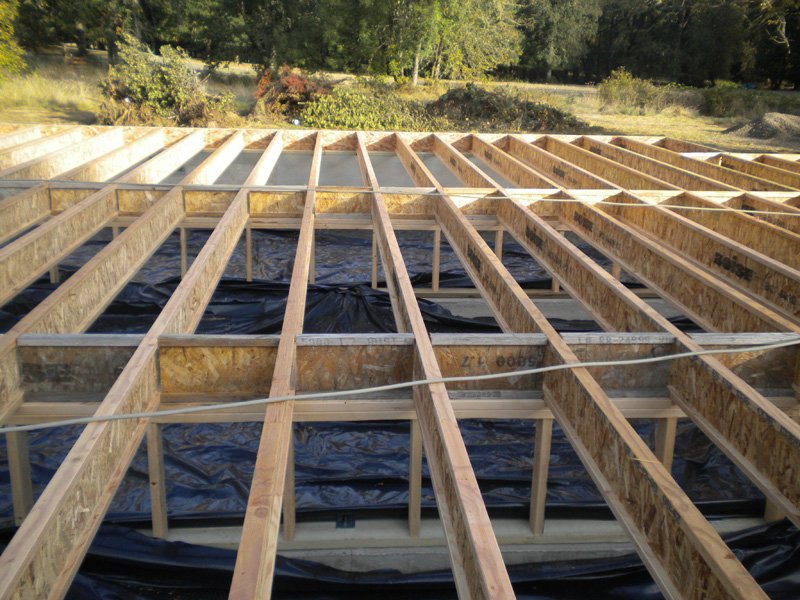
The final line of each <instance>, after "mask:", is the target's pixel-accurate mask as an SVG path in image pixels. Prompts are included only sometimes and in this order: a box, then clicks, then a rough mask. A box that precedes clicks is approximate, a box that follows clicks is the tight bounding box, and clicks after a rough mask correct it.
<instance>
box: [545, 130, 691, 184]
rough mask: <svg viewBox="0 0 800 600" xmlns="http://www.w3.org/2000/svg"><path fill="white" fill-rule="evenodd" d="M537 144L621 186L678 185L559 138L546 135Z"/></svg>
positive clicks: (648, 170)
mask: <svg viewBox="0 0 800 600" xmlns="http://www.w3.org/2000/svg"><path fill="white" fill-rule="evenodd" d="M535 144H536V145H537V146H539V147H540V148H543V149H545V150H547V151H548V152H550V153H551V154H554V155H555V156H558V157H560V158H563V159H564V160H566V161H567V162H569V163H570V164H572V165H575V166H578V167H580V168H582V169H586V170H587V171H590V172H592V173H594V174H595V175H598V176H599V177H602V178H603V179H604V180H605V181H610V182H611V183H612V184H614V185H616V186H621V187H624V188H626V189H629V190H635V189H639V190H674V189H678V188H677V187H676V186H674V185H672V184H669V183H666V182H664V181H662V180H660V179H656V178H655V177H652V176H650V175H648V174H647V173H649V172H650V171H651V169H649V168H647V169H641V170H637V169H633V168H631V167H628V166H626V165H624V164H622V163H618V162H615V161H613V160H609V159H608V158H606V157H605V156H602V155H601V154H597V153H595V152H589V151H588V150H585V149H584V148H582V147H580V146H575V145H573V144H569V143H567V142H565V141H563V140H560V139H558V138H555V137H552V136H549V135H546V136H544V137H541V138H539V139H538V140H536V142H535Z"/></svg>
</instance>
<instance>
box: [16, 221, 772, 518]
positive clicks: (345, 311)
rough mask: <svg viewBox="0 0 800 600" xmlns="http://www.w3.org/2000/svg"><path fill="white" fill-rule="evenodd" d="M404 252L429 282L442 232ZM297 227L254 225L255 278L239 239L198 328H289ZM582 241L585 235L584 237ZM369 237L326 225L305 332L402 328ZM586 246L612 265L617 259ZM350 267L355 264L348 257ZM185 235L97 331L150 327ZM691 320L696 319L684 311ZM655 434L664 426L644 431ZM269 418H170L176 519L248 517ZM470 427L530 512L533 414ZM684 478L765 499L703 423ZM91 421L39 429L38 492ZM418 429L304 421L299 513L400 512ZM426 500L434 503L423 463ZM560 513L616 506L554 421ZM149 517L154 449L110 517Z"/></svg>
mask: <svg viewBox="0 0 800 600" xmlns="http://www.w3.org/2000/svg"><path fill="white" fill-rule="evenodd" d="M208 236H209V232H208V231H192V232H190V235H189V240H188V241H189V243H188V255H189V258H190V260H191V259H192V258H193V257H194V256H196V255H197V253H198V252H199V251H200V249H201V248H202V245H203V244H204V243H205V241H206V240H207V239H208ZM398 238H399V240H400V244H401V249H402V252H403V257H404V260H405V262H406V264H407V266H408V270H409V272H410V274H411V276H412V279H413V280H414V283H415V284H418V285H426V284H428V283H429V282H430V256H431V250H432V248H431V244H432V235H431V234H430V232H421V233H420V232H405V231H400V232H398ZM109 239H110V236H109V235H108V234H107V233H106V232H104V233H101V234H99V235H98V236H96V237H95V238H94V239H92V240H91V241H89V242H88V243H87V244H85V245H84V246H83V247H81V248H79V249H78V250H77V251H76V252H75V253H74V254H73V255H72V256H71V257H70V258H69V259H68V260H66V261H64V262H63V263H62V264H61V265H60V268H61V274H62V278H66V277H69V276H70V275H71V274H72V273H73V272H75V270H76V269H77V268H79V267H80V266H81V265H82V264H83V263H84V262H85V261H86V260H88V259H89V258H90V257H91V256H92V255H93V254H95V253H96V252H97V251H99V249H101V248H102V247H103V246H104V245H105V244H107V243H108V241H109ZM296 241H297V232H291V231H290V232H269V233H265V232H259V231H254V232H253V248H254V272H255V275H256V277H259V276H260V277H262V278H263V279H261V280H257V281H254V282H252V283H247V282H245V281H244V280H243V279H242V276H243V274H244V246H243V243H241V242H240V244H239V246H238V247H237V249H236V251H235V252H234V254H233V256H232V257H231V260H230V262H229V265H228V268H227V270H226V273H225V278H224V279H223V280H222V281H221V282H220V284H219V285H218V287H217V289H216V291H215V293H214V295H213V298H212V301H211V303H210V305H209V307H208V309H207V310H206V313H205V315H204V318H203V320H202V322H201V323H200V327H199V329H198V332H200V333H240V334H274V333H278V332H279V331H280V327H281V323H282V317H283V313H284V309H285V303H286V296H287V294H288V281H289V279H290V277H291V269H292V260H293V255H294V250H295V246H296ZM574 241H578V240H574ZM371 246H372V244H371V238H370V233H369V232H364V231H344V232H330V231H319V232H317V234H316V276H317V282H318V283H319V285H314V286H309V292H308V298H307V307H306V317H305V324H304V331H305V332H306V333H338V332H357V333H374V332H392V331H394V330H395V329H394V319H393V316H392V312H391V303H390V301H389V297H388V295H387V294H386V293H384V292H379V291H376V290H373V289H371V288H370V287H369V284H368V279H369V277H370V273H371V266H370V263H371V256H372V254H371ZM584 250H585V251H586V252H587V253H588V254H590V255H591V256H592V257H593V258H594V259H595V260H596V261H597V262H598V263H600V264H601V265H603V266H604V267H605V268H610V265H609V263H608V261H606V260H605V259H604V258H603V257H602V255H599V254H597V253H596V252H595V251H594V250H592V249H591V248H589V247H584ZM503 262H504V263H505V264H506V266H507V267H508V268H509V270H510V271H511V272H512V273H513V274H514V276H515V277H516V278H517V279H518V280H519V281H521V282H523V283H524V284H525V285H526V286H545V287H546V286H549V285H550V280H549V276H548V275H547V273H546V272H545V271H544V270H542V269H541V267H540V266H539V265H538V264H537V263H536V262H535V261H533V260H532V259H531V258H530V257H529V256H528V254H527V253H526V252H525V251H524V250H523V249H522V248H521V247H519V246H518V245H517V244H516V243H515V242H513V240H511V239H510V236H506V242H505V245H504V251H503ZM342 264H347V266H348V268H347V269H342V268H341V265H342ZM441 265H442V285H443V286H447V285H453V286H458V287H462V286H467V285H469V280H468V279H467V278H466V275H465V274H464V271H463V270H462V269H461V267H460V264H459V263H458V260H457V258H456V257H455V255H454V254H453V253H452V250H451V249H450V248H449V247H448V246H447V245H446V244H444V245H443V250H442V261H441ZM179 274H180V257H179V240H178V236H177V235H173V236H171V237H170V238H169V239H168V240H167V241H166V242H165V243H164V244H163V245H162V247H161V248H160V249H159V251H158V252H157V253H156V254H155V255H154V256H153V257H152V258H151V259H150V260H149V261H148V262H147V263H146V265H145V266H144V267H143V268H142V269H141V270H140V271H139V273H137V274H136V276H135V277H134V278H133V280H132V281H131V283H129V284H128V285H127V286H125V288H124V289H123V291H122V292H121V293H120V294H119V295H118V296H117V298H116V299H115V301H114V302H113V303H112V304H111V305H110V306H109V307H108V309H107V310H106V311H105V312H104V313H103V315H102V316H101V317H100V318H99V319H98V320H97V321H96V322H95V323H94V325H93V326H92V328H91V331H92V332H113V333H141V332H144V331H147V329H148V328H149V327H150V325H151V324H152V322H153V321H154V320H155V318H156V317H157V315H158V313H159V312H160V310H161V309H162V308H163V306H164V305H165V304H166V302H167V301H168V300H169V298H170V295H171V294H172V292H173V291H174V290H175V288H176V287H177V286H178V284H179V282H180V278H179ZM55 287H56V286H55V285H53V284H50V283H49V282H48V281H47V279H42V280H40V281H38V282H37V283H36V284H34V285H32V286H31V287H30V288H28V289H27V290H25V291H24V292H23V293H22V294H20V295H19V296H17V298H15V299H14V300H13V301H12V302H11V303H9V304H7V305H6V306H4V307H3V308H2V309H1V310H0V331H4V330H7V329H8V328H9V327H11V326H12V325H13V324H14V323H15V322H16V321H17V320H18V319H19V318H20V317H21V316H22V315H24V314H25V313H26V312H28V311H30V310H31V309H32V308H33V307H34V306H35V305H36V304H38V303H39V302H41V301H42V300H43V299H44V298H46V296H47V295H48V294H49V293H50V292H51V291H52V290H53V289H54V288H55ZM420 308H421V311H422V313H423V316H424V318H425V322H426V325H427V326H428V329H429V330H430V331H432V332H494V331H498V329H497V326H496V324H495V323H494V321H493V319H491V318H483V319H467V318H462V317H459V316H455V315H453V314H451V313H450V312H449V311H448V310H446V309H444V308H443V307H441V306H440V305H438V304H436V303H434V302H428V301H425V300H420ZM553 322H554V325H555V326H556V327H557V328H558V329H560V330H562V331H586V330H596V329H597V327H596V325H595V324H594V323H593V322H592V321H575V320H572V321H563V320H553ZM675 322H676V323H677V324H678V325H680V326H682V327H685V328H691V327H692V324H691V322H689V321H688V320H682V319H675ZM637 429H638V431H639V432H640V434H641V435H642V436H643V437H644V438H645V439H648V440H650V441H651V444H652V440H651V438H652V427H651V425H649V424H647V423H641V424H638V425H637ZM260 430H261V426H260V425H259V424H253V423H245V424H236V423H232V424H223V425H171V426H166V427H165V428H164V447H165V460H166V468H167V481H168V482H169V483H168V501H169V509H170V515H171V516H173V517H174V518H198V517H202V518H220V517H234V518H240V517H241V515H242V514H243V512H244V508H245V505H246V501H247V494H248V489H249V485H250V480H251V477H252V469H253V465H254V462H255V452H256V448H257V446H258V439H259V435H260ZM461 430H462V434H463V436H464V441H465V443H466V445H467V448H468V451H469V454H470V458H471V460H472V463H473V467H474V469H475V473H476V475H477V477H478V479H479V482H480V486H481V490H482V492H483V494H484V499H485V501H486V503H487V505H488V506H490V507H495V508H499V507H503V508H508V509H518V510H522V509H524V507H525V506H527V503H528V500H529V494H530V473H531V456H532V452H533V446H532V440H533V424H532V423H531V422H529V421H514V420H505V421H488V420H485V421H478V420H465V421H462V422H461ZM679 432H680V435H679V438H678V443H677V450H676V457H675V463H674V466H673V474H674V476H675V478H676V479H677V481H678V482H679V483H680V484H681V485H682V486H683V487H684V489H686V491H687V493H688V494H689V495H690V496H691V497H692V499H693V500H695V501H697V502H698V503H699V504H700V505H701V507H703V509H704V510H706V511H707V512H709V513H710V514H752V513H753V512H754V511H757V510H760V507H761V505H762V504H763V497H762V496H761V494H760V493H759V492H758V491H757V490H756V489H755V488H753V486H752V485H750V483H749V482H748V481H747V480H746V479H745V478H744V477H743V476H742V475H741V473H740V472H739V471H738V470H737V469H736V468H734V467H733V466H732V465H731V463H730V462H729V461H727V459H726V458H725V457H724V456H723V455H722V454H721V453H720V452H719V451H718V450H717V449H716V448H715V447H714V446H713V445H712V444H711V443H710V442H709V441H708V439H707V438H705V436H703V435H702V434H701V433H699V432H698V430H697V429H696V428H694V427H693V426H692V425H691V424H688V423H682V424H681V426H680V430H679ZM78 433H79V428H70V429H68V430H63V429H57V430H50V431H41V432H35V433H33V434H31V436H30V437H31V460H32V470H33V478H34V486H35V488H36V490H37V493H38V492H40V491H41V490H42V489H43V488H44V486H45V485H46V483H47V482H48V481H49V479H50V478H51V477H52V475H53V473H54V472H55V470H56V469H57V468H58V465H59V464H60V461H61V459H62V458H63V457H64V456H65V455H66V452H67V451H68V449H69V447H70V445H71V444H72V443H73V442H74V440H75V439H76V438H77V435H78ZM408 437H409V436H408V424H407V423H403V422H380V423H316V424H309V423H301V424H298V425H296V427H295V457H296V461H297V464H296V482H297V509H298V511H300V512H326V511H334V512H341V511H352V510H362V509H383V510H392V509H401V508H402V507H403V506H404V505H405V504H406V503H407V500H408V482H407V475H408V441H409V440H408ZM4 455H5V445H4V443H0V465H2V467H0V490H1V491H0V522H2V521H5V522H10V519H11V498H10V490H9V485H8V480H9V475H8V471H7V467H6V465H7V461H6V460H5V459H4ZM424 476H425V486H424V489H423V504H424V506H426V507H433V506H434V505H435V504H434V499H433V492H432V490H431V487H430V481H429V480H428V474H427V468H425V473H424ZM547 501H548V509H549V510H550V511H565V510H566V511H570V512H571V513H574V511H584V512H585V511H593V512H598V511H599V512H604V511H606V510H607V509H605V504H604V502H603V501H602V499H601V497H600V495H599V493H598V492H597V490H596V488H595V486H594V484H593V483H592V482H591V480H590V479H589V477H588V474H587V473H586V472H585V470H584V469H583V467H582V465H581V464H580V462H579V461H578V459H577V457H576V455H575V454H574V453H573V452H572V449H571V448H570V446H569V444H568V443H567V442H566V440H565V439H564V437H563V435H562V434H561V432H560V431H559V430H558V428H556V430H555V432H554V440H553V455H552V459H551V466H550V479H549V483H548V498H547ZM148 514H149V495H148V486H147V467H146V456H145V453H144V449H143V448H142V449H140V451H139V453H138V454H137V456H136V458H135V459H134V461H133V464H132V467H131V469H130V471H129V472H128V474H127V476H126V478H125V480H124V482H123V484H122V486H121V488H120V490H119V492H118V494H117V496H116V498H115V500H114V502H113V504H112V507H111V509H110V512H109V519H112V520H118V521H129V520H146V519H147V518H148Z"/></svg>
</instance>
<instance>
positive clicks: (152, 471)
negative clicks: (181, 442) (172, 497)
mask: <svg viewBox="0 0 800 600" xmlns="http://www.w3.org/2000/svg"><path fill="white" fill-rule="evenodd" d="M147 470H148V473H149V475H150V514H151V520H152V524H153V537H157V538H161V539H165V538H166V537H167V530H168V529H167V528H168V509H167V475H166V471H165V470H164V444H163V436H162V432H161V425H159V424H158V423H148V424H147Z"/></svg>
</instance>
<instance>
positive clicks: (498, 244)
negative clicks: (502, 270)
mask: <svg viewBox="0 0 800 600" xmlns="http://www.w3.org/2000/svg"><path fill="white" fill-rule="evenodd" d="M494 253H495V254H496V255H497V259H498V260H500V261H502V260H503V230H502V229H498V230H497V231H495V232H494Z"/></svg>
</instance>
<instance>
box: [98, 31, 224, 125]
mask: <svg viewBox="0 0 800 600" xmlns="http://www.w3.org/2000/svg"><path fill="white" fill-rule="evenodd" d="M160 53H161V56H160V57H157V56H155V55H153V54H152V53H151V52H150V51H149V49H148V48H147V47H146V46H145V45H144V44H142V43H141V42H140V41H139V40H137V39H136V38H134V37H132V36H130V35H127V34H126V35H125V36H124V39H123V41H122V43H121V44H120V47H119V64H117V65H115V66H112V67H110V68H109V73H108V79H107V80H106V81H105V82H104V83H103V84H101V87H102V91H103V95H104V97H105V98H104V102H103V104H102V106H101V110H100V115H99V116H100V121H101V122H102V123H105V124H115V125H116V124H122V123H131V124H133V123H158V124H174V125H190V126H205V125H209V124H222V123H229V122H230V121H231V117H232V116H235V115H233V113H232V106H233V96H232V95H231V94H218V95H210V94H208V93H207V92H206V89H205V85H204V83H203V81H201V79H200V77H199V75H198V73H197V71H196V70H195V69H193V68H192V67H191V65H190V64H189V62H188V59H189V56H188V55H187V54H186V52H185V51H184V50H182V49H180V48H172V47H171V46H162V47H161V50H160Z"/></svg>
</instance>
